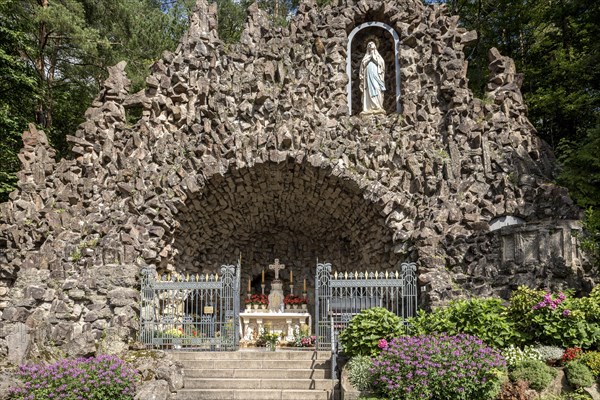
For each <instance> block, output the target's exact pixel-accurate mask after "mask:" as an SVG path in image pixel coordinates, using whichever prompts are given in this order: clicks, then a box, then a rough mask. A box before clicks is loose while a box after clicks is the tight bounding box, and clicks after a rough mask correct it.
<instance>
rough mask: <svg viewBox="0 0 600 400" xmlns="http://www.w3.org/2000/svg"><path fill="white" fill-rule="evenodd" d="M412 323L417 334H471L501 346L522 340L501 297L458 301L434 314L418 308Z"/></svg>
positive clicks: (492, 344) (437, 310)
mask: <svg viewBox="0 0 600 400" xmlns="http://www.w3.org/2000/svg"><path fill="white" fill-rule="evenodd" d="M409 323H410V325H411V327H412V329H413V331H414V332H416V333H417V334H428V333H434V332H446V333H448V334H452V335H453V334H457V333H468V334H471V335H475V336H477V337H479V338H481V339H482V340H483V341H484V342H486V343H487V344H489V345H491V346H495V347H498V348H500V347H505V346H507V345H509V344H513V343H520V341H521V338H520V335H519V332H518V331H517V330H516V329H515V326H514V324H513V322H512V321H511V320H510V318H508V314H507V311H506V308H505V307H504V306H503V305H502V300H500V299H470V300H455V301H453V302H451V303H450V304H449V305H448V306H447V307H441V308H438V309H436V310H434V311H433V312H431V313H426V312H425V311H423V310H419V312H418V314H417V316H416V317H415V318H413V319H411V320H410V321H409Z"/></svg>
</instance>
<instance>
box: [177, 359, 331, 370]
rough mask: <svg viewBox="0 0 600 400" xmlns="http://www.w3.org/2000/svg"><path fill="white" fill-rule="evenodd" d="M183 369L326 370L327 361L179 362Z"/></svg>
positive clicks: (328, 365) (329, 365)
mask: <svg viewBox="0 0 600 400" xmlns="http://www.w3.org/2000/svg"><path fill="white" fill-rule="evenodd" d="M179 363H181V365H183V368H184V369H197V368H202V369H328V368H330V367H331V362H330V361H329V360H315V361H313V360H244V361H243V362H240V360H179Z"/></svg>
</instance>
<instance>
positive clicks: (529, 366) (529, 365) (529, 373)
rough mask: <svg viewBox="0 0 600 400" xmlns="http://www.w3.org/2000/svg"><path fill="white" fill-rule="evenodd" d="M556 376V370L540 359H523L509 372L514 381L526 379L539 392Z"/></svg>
mask: <svg viewBox="0 0 600 400" xmlns="http://www.w3.org/2000/svg"><path fill="white" fill-rule="evenodd" d="M555 376H556V371H555V370H554V369H552V368H551V367H549V366H547V365H546V364H545V363H544V362H542V361H538V360H526V361H523V362H522V363H520V364H519V365H517V366H516V367H515V369H514V370H513V371H512V372H510V373H509V377H510V379H511V380H512V381H513V382H516V381H525V382H527V383H529V387H530V388H532V389H534V390H537V391H538V392H541V391H542V390H544V389H545V388H547V387H548V385H550V383H551V382H552V379H554V377H555Z"/></svg>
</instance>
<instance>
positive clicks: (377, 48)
mask: <svg viewBox="0 0 600 400" xmlns="http://www.w3.org/2000/svg"><path fill="white" fill-rule="evenodd" d="M398 43H399V38H398V34H397V33H396V32H395V31H394V30H393V29H392V28H391V27H390V26H389V25H386V24H384V23H382V22H365V23H364V24H361V25H359V26H357V27H356V28H354V30H353V31H352V32H351V33H350V35H349V36H348V56H347V57H348V58H347V60H346V73H347V75H348V88H347V92H348V109H349V114H350V115H355V114H361V115H371V114H384V113H393V112H396V113H399V112H400V111H401V110H400V67H399V62H398V52H397V48H398ZM369 68H371V69H370V73H369Z"/></svg>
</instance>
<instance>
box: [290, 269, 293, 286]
mask: <svg viewBox="0 0 600 400" xmlns="http://www.w3.org/2000/svg"><path fill="white" fill-rule="evenodd" d="M292 283H294V271H290V284H292Z"/></svg>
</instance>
